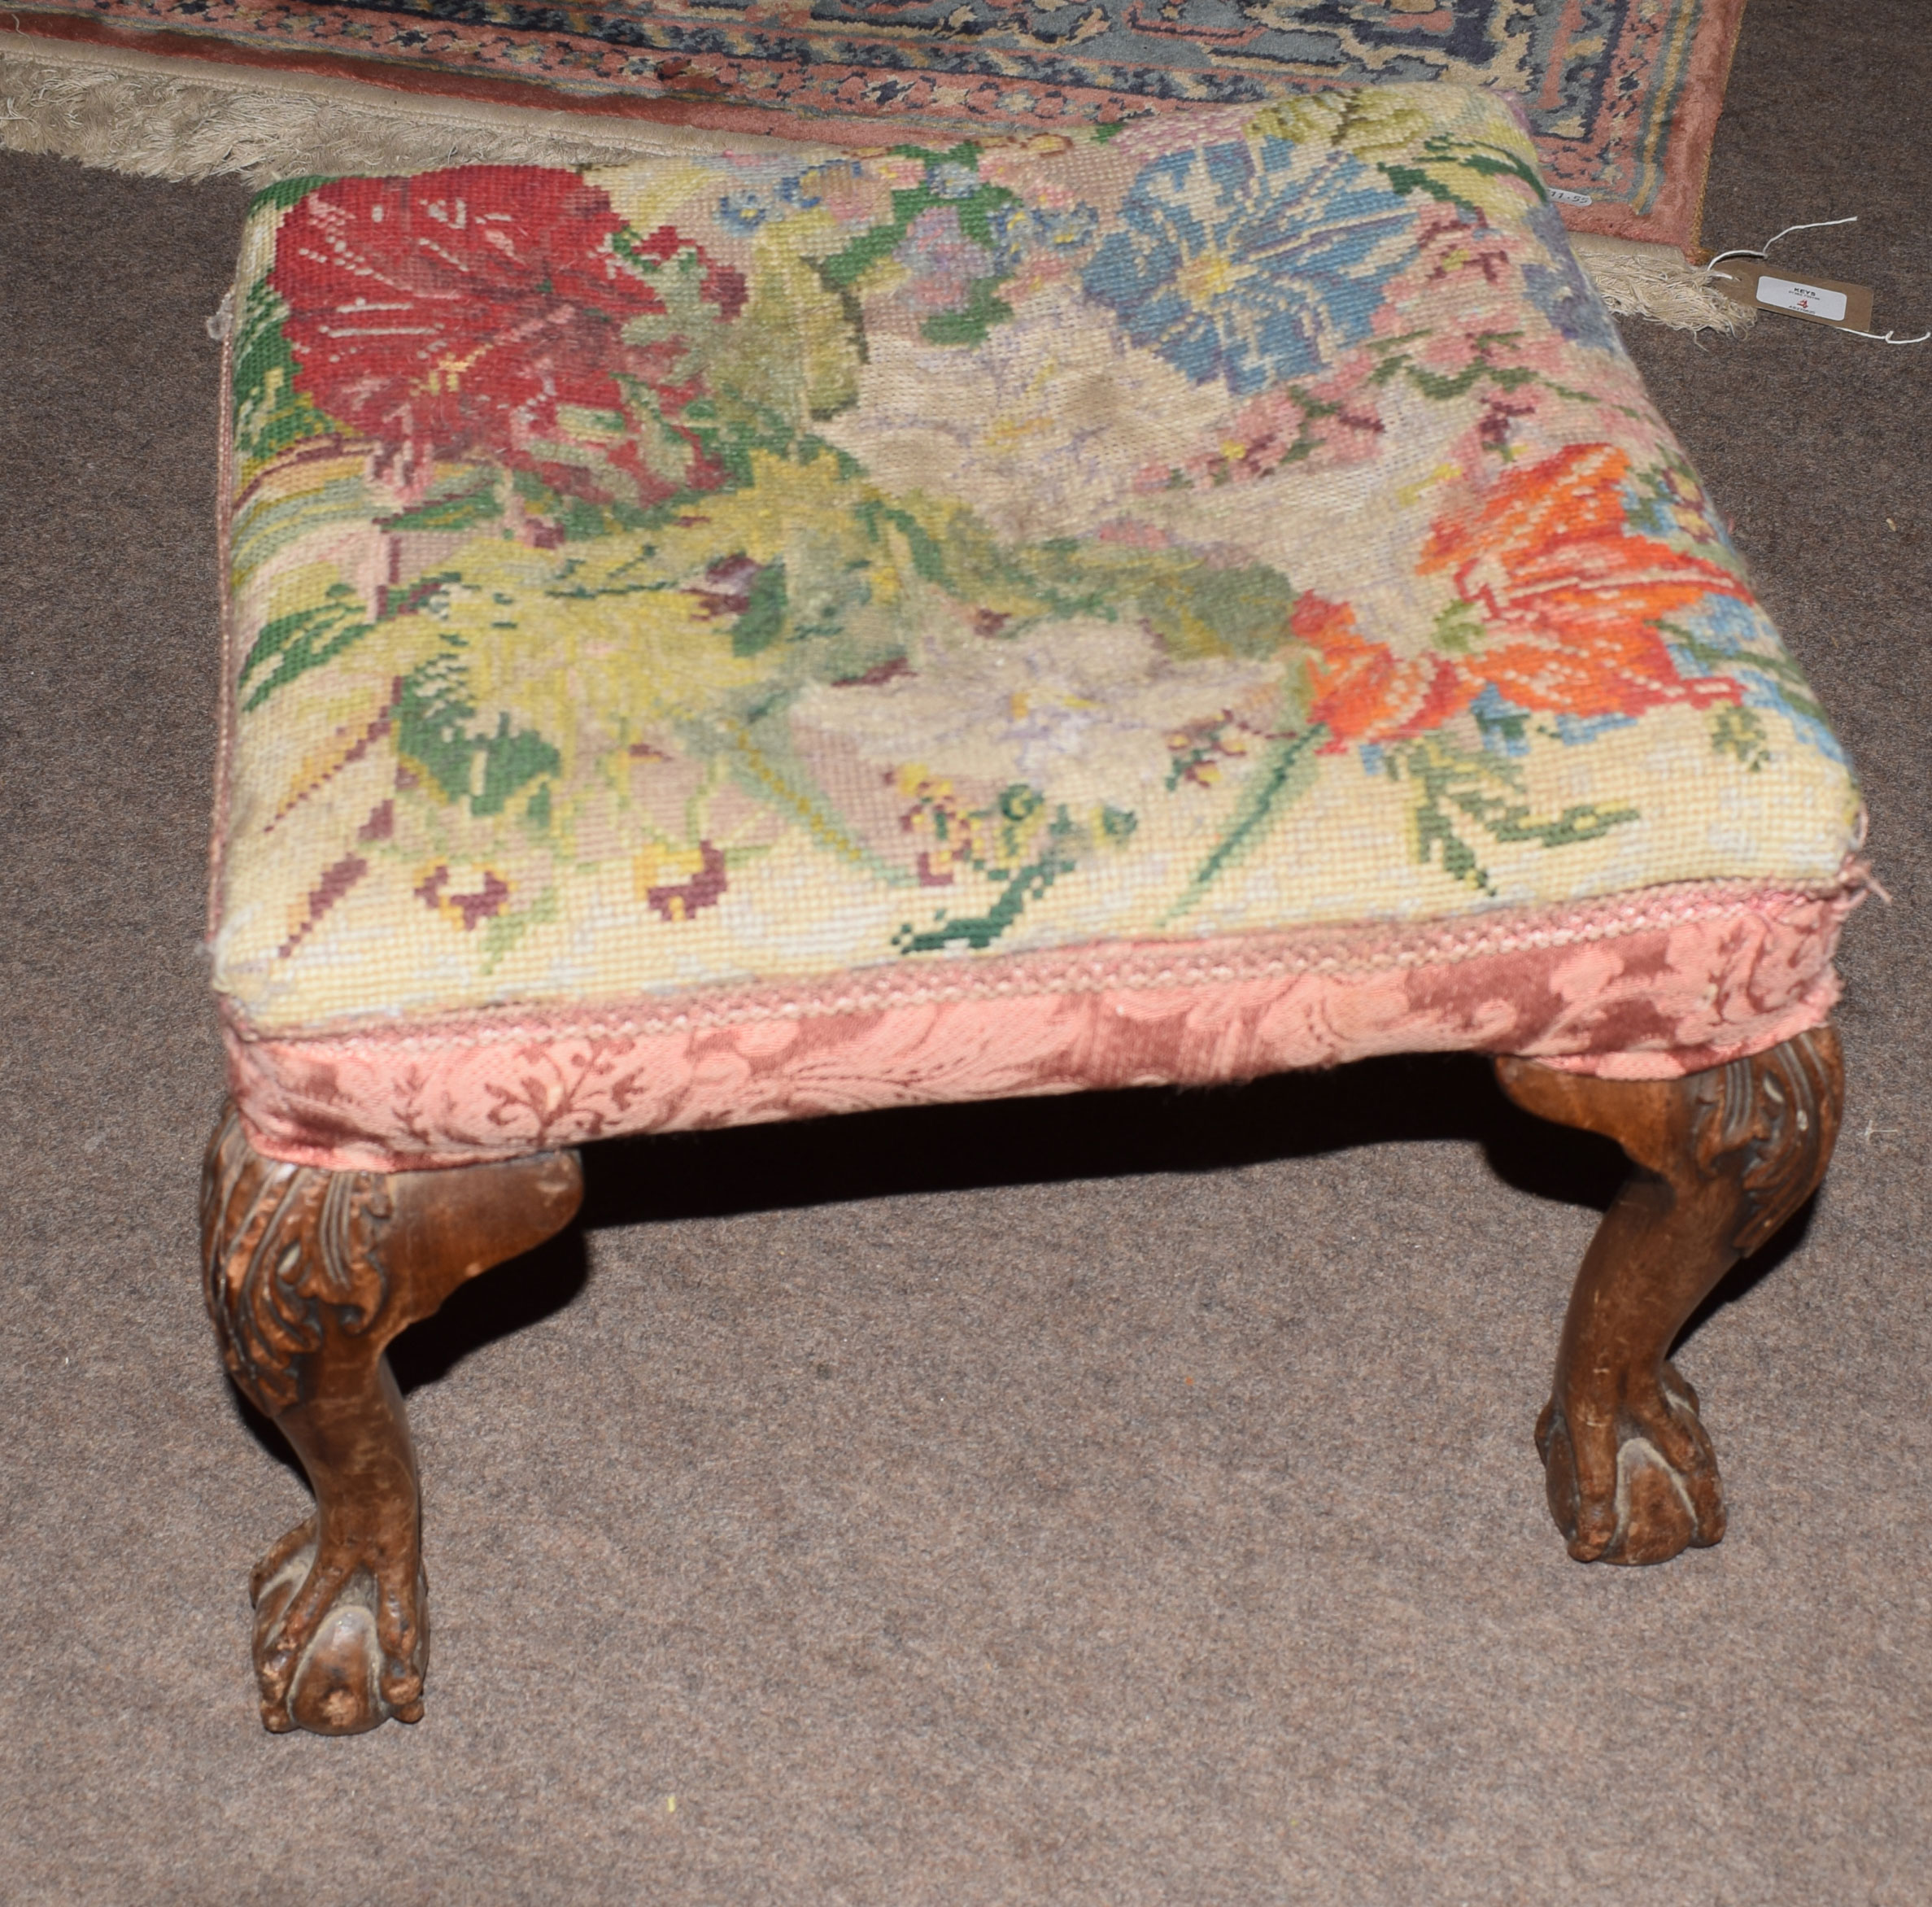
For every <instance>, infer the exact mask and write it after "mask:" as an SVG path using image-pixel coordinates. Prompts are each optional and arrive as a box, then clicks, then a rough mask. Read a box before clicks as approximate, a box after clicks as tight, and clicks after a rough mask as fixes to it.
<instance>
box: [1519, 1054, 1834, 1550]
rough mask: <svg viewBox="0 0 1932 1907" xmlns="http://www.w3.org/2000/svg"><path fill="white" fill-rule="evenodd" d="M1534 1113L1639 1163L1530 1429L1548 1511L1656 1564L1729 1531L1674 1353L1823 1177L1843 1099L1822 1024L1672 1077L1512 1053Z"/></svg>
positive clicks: (1573, 1528) (1588, 1272) (1587, 1277)
mask: <svg viewBox="0 0 1932 1907" xmlns="http://www.w3.org/2000/svg"><path fill="white" fill-rule="evenodd" d="M1497 1077H1498V1080H1499V1082H1500V1083H1501V1084H1502V1089H1503V1091H1504V1092H1505V1093H1507V1095H1508V1096H1509V1097H1510V1098H1511V1099H1512V1100H1514V1101H1515V1102H1516V1104H1517V1105H1518V1106H1521V1107H1522V1108H1523V1110H1524V1111H1525V1112H1529V1113H1533V1114H1535V1115H1537V1117H1538V1118H1540V1119H1552V1120H1554V1121H1555V1122H1556V1123H1557V1124H1559V1125H1567V1126H1573V1127H1577V1128H1581V1129H1582V1130H1584V1131H1585V1132H1599V1133H1601V1134H1603V1137H1605V1138H1607V1139H1613V1140H1615V1141H1616V1143H1617V1144H1618V1145H1619V1146H1621V1147H1622V1148H1623V1150H1624V1151H1625V1154H1627V1155H1628V1156H1629V1160H1630V1164H1631V1173H1630V1176H1629V1179H1628V1180H1625V1185H1624V1187H1623V1189H1622V1190H1621V1191H1620V1192H1619V1193H1618V1194H1617V1196H1616V1200H1615V1202H1613V1203H1612V1204H1611V1207H1610V1210H1609V1211H1607V1212H1606V1213H1605V1214H1604V1215H1603V1223H1602V1224H1601V1225H1599V1226H1598V1228H1597V1234H1596V1236H1595V1237H1594V1238H1593V1239H1592V1240H1591V1241H1590V1249H1589V1250H1588V1251H1587V1252H1585V1255H1584V1259H1583V1264H1582V1268H1581V1270H1580V1271H1579V1272H1577V1283H1576V1286H1575V1289H1574V1290H1572V1293H1571V1295H1570V1305H1569V1311H1568V1314H1567V1316H1565V1318H1564V1320H1563V1339H1562V1342H1561V1344H1560V1345H1559V1347H1558V1351H1557V1355H1556V1381H1555V1386H1554V1388H1553V1394H1552V1395H1551V1397H1550V1402H1549V1404H1548V1405H1547V1406H1546V1407H1545V1409H1544V1412H1543V1414H1542V1417H1541V1418H1540V1419H1539V1420H1537V1429H1536V1441H1537V1450H1538V1451H1540V1452H1541V1453H1542V1459H1543V1465H1544V1473H1545V1483H1546V1488H1547V1490H1548V1493H1549V1498H1550V1513H1551V1514H1552V1515H1553V1516H1555V1519H1556V1525H1557V1527H1558V1528H1559V1530H1562V1532H1563V1540H1564V1542H1565V1543H1567V1544H1568V1546H1569V1551H1570V1554H1571V1555H1572V1556H1574V1557H1575V1558H1576V1559H1577V1561H1578V1562H1580V1563H1663V1562H1668V1560H1670V1558H1671V1557H1673V1556H1677V1554H1679V1553H1680V1552H1681V1551H1684V1550H1686V1549H1707V1548H1708V1547H1710V1546H1711V1545H1712V1543H1716V1542H1718V1541H1720V1539H1721V1538H1722V1537H1723V1535H1724V1528H1725V1511H1724V1491H1723V1488H1722V1486H1720V1483H1719V1482H1718V1477H1717V1459H1716V1455H1714V1454H1713V1453H1712V1449H1711V1440H1710V1438H1708V1437H1707V1436H1706V1435H1705V1434H1704V1427H1703V1424H1702V1423H1701V1422H1699V1418H1698V1410H1697V1393H1696V1392H1695V1391H1694V1390H1692V1389H1691V1388H1690V1385H1689V1384H1687V1383H1686V1382H1685V1381H1684V1379H1683V1377H1681V1375H1679V1373H1678V1372H1677V1368H1676V1366H1675V1365H1673V1364H1671V1363H1670V1362H1669V1361H1668V1358H1667V1355H1666V1353H1667V1352H1668V1351H1669V1349H1670V1347H1671V1346H1672V1345H1673V1343H1675V1342H1677V1338H1678V1335H1679V1334H1680V1333H1681V1331H1682V1330H1683V1329H1684V1326H1685V1324H1686V1323H1687V1322H1688V1321H1689V1320H1690V1318H1691V1316H1693V1315H1694V1312H1695V1311H1696V1309H1697V1307H1698V1306H1699V1304H1701V1303H1703V1301H1704V1299H1705V1298H1707V1296H1708V1295H1709V1294H1710V1292H1711V1291H1712V1289H1713V1288H1714V1287H1715V1286H1716V1283H1717V1281H1718V1280H1719V1279H1720V1277H1722V1276H1724V1274H1725V1272H1727V1271H1729V1268H1731V1267H1732V1266H1733V1265H1734V1264H1735V1263H1737V1262H1738V1259H1740V1258H1742V1257H1745V1256H1747V1255H1749V1254H1750V1253H1751V1252H1753V1251H1755V1250H1758V1249H1759V1248H1760V1246H1763V1245H1764V1243H1765V1242H1767V1241H1768V1239H1769V1238H1770V1237H1772V1235H1773V1233H1775V1232H1776V1231H1777V1228H1778V1227H1779V1226H1781V1225H1782V1224H1784V1223H1785V1221H1786V1220H1787V1219H1789V1218H1790V1216H1791V1215H1792V1214H1793V1213H1794V1212H1795V1211H1797V1210H1798V1208H1799V1206H1800V1205H1802V1204H1803V1202H1804V1201H1805V1200H1806V1199H1807V1198H1809V1197H1810V1196H1811V1195H1812V1192H1813V1191H1815V1190H1816V1188H1817V1185H1818V1183H1819V1181H1820V1180H1821V1179H1822V1178H1823V1177H1824V1176H1825V1167H1826V1166H1827V1165H1828V1164H1829V1163H1830V1159H1831V1153H1832V1147H1833V1146H1834V1144H1835V1143H1836V1141H1837V1138H1838V1124H1839V1120H1840V1118H1841V1115H1842V1113H1843V1106H1844V1092H1845V1080H1844V1061H1843V1054H1842V1053H1841V1051H1840V1050H1839V1045H1838V1035H1837V1033H1836V1032H1834V1030H1833V1028H1831V1026H1830V1024H1829V1023H1827V1024H1825V1025H1823V1026H1819V1027H1814V1028H1812V1029H1811V1030H1810V1031H1809V1032H1803V1033H1799V1034H1796V1035H1795V1036H1793V1037H1792V1038H1790V1039H1789V1040H1786V1041H1785V1042H1784V1043H1783V1044H1782V1045H1778V1046H1773V1047H1771V1048H1769V1049H1768V1050H1766V1051H1764V1052H1762V1053H1756V1054H1751V1055H1750V1056H1749V1057H1748V1058H1743V1059H1734V1060H1729V1061H1727V1062H1726V1063H1725V1064H1723V1065H1722V1066H1716V1067H1711V1068H1709V1069H1708V1070H1707V1071H1703V1072H1697V1073H1688V1074H1686V1075H1685V1076H1682V1077H1681V1078H1679V1079H1674V1080H1610V1079H1600V1078H1595V1077H1592V1076H1584V1075H1581V1074H1574V1073H1567V1072H1564V1071H1560V1070H1559V1069H1557V1068H1555V1067H1546V1066H1542V1065H1539V1064H1538V1063H1536V1062H1535V1061H1533V1060H1525V1059H1503V1060H1501V1061H1499V1062H1498V1065H1497Z"/></svg>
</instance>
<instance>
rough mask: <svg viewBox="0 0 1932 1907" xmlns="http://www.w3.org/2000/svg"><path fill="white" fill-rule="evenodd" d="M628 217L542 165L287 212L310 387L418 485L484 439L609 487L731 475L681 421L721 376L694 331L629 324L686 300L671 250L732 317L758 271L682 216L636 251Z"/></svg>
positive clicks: (555, 480)
mask: <svg viewBox="0 0 1932 1907" xmlns="http://www.w3.org/2000/svg"><path fill="white" fill-rule="evenodd" d="M625 231H626V228H625V225H624V223H623V220H621V219H620V218H619V217H618V216H617V213H616V212H615V211H614V210H613V208H612V206H611V203H610V201H609V199H608V198H606V197H605V195H604V194H603V193H602V192H600V191H599V190H597V189H596V188H595V186H592V185H587V184H585V183H584V181H582V180H581V179H579V178H578V177H576V175H575V174H574V173H571V172H552V171H547V170H543V169H539V168H534V167H521V166H464V167H460V168H456V169H455V170H453V171H449V172H425V173H424V174H421V176H420V177H416V178H412V179H338V180H336V181H334V182H332V183H331V184H329V185H324V186H322V187H321V188H319V189H318V190H316V191H314V192H312V193H310V194H308V195H307V197H306V198H305V199H303V200H302V201H301V203H299V205H297V206H296V207H294V210H293V211H291V212H290V214H289V215H288V216H287V218H286V219H285V220H283V222H282V225H281V231H280V233H278V234H277V240H276V247H275V264H274V268H273V272H272V273H271V280H272V282H273V285H274V287H275V289H276V290H277V292H279V293H280V294H281V297H282V298H283V299H284V300H286V303H287V304H288V307H289V316H288V318H287V320H286V322H285V324H284V325H283V327H282V329H283V334H284V335H285V336H286V338H287V339H288V343H289V345H290V349H291V350H292V351H294V355H295V358H296V361H297V364H298V366H299V369H298V370H297V373H296V377H295V383H296V387H297V389H299V391H303V392H304V393H305V394H306V395H307V396H308V397H309V398H310V399H312V401H313V402H314V403H315V404H317V405H319V406H320V407H321V408H322V409H323V410H324V411H325V412H328V413H329V415H331V416H332V417H337V418H338V419H340V420H341V421H342V422H343V423H345V424H347V425H348V426H349V427H350V428H351V429H352V430H356V431H359V432H360V433H362V434H365V435H367V436H369V437H373V438H374V439H377V442H378V443H380V444H381V446H382V450H381V452H380V467H381V468H382V470H383V472H384V473H385V474H386V475H388V476H389V477H390V478H392V479H393V480H395V481H396V482H399V483H400V484H401V485H402V487H403V489H404V491H406V492H410V493H416V492H419V491H421V488H422V487H424V486H425V485H426V484H427V482H429V478H430V465H431V463H432V460H434V459H436V458H442V459H443V460H455V459H460V458H463V457H466V456H478V455H484V456H493V457H495V458H497V459H499V460H500V461H502V462H503V463H504V464H507V465H509V466H510V467H512V469H523V470H529V471H531V472H534V473H535V474H536V475H537V476H539V477H540V478H542V479H543V481H544V482H546V483H547V484H549V485H550V486H551V487H552V488H554V489H556V490H559V491H565V492H566V493H568V494H569V495H576V496H580V497H584V498H587V499H588V500H591V501H595V502H610V501H613V500H616V499H617V498H618V497H623V498H624V499H625V500H627V501H630V502H634V503H638V504H652V503H655V502H657V501H659V500H661V499H662V498H664V497H666V496H671V495H676V494H677V493H678V491H683V490H687V489H688V490H705V489H714V488H716V487H717V485H718V484H719V483H720V482H722V480H723V473H722V471H721V470H720V469H719V468H718V467H717V465H716V464H715V463H714V462H713V460H711V458H710V457H709V456H708V455H707V454H706V452H704V448H703V447H702V445H701V444H700V441H699V439H698V437H697V435H696V433H695V432H694V431H692V430H691V429H690V428H689V427H688V426H687V425H684V424H683V422H681V421H680V418H681V414H682V413H683V411H684V410H685V408H687V406H688V405H689V404H691V401H692V399H694V398H696V397H697V396H698V395H700V390H701V386H700V380H699V378H698V377H697V375H696V372H695V371H694V370H693V369H691V366H690V364H689V363H688V359H689V356H690V353H689V347H688V343H687V340H686V339H685V338H682V337H680V336H678V335H676V334H675V333H674V330H672V329H670V328H669V326H668V325H666V326H663V327H658V328H652V327H649V326H646V327H643V328H642V329H643V333H644V334H643V336H642V337H640V336H639V327H636V326H635V325H634V326H633V327H632V330H631V336H630V340H628V341H627V340H626V335H625V327H626V325H630V324H631V321H634V320H636V319H640V318H665V317H667V316H668V310H667V306H666V303H665V298H664V296H663V295H662V292H661V290H660V288H659V286H657V285H656V284H653V282H652V268H653V266H654V265H655V266H661V267H665V268H669V269H670V270H681V271H682V272H683V273H686V274H692V273H695V275H696V292H697V299H698V301H699V303H700V307H702V306H707V305H708V306H709V308H710V309H709V311H706V312H704V314H703V315H704V317H705V319H707V320H709V321H712V322H718V321H726V322H728V321H730V320H731V319H733V318H735V317H736V316H737V315H738V313H739V312H740V311H741V310H742V309H743V308H744V298H745V287H744V278H743V277H742V276H741V275H740V274H739V273H738V272H736V271H735V270H733V269H732V268H730V266H728V265H723V264H717V262H715V261H714V260H712V259H710V258H709V256H708V255H706V254H705V252H704V251H703V249H702V248H701V247H699V246H698V245H697V244H696V242H693V241H691V240H690V239H687V238H682V237H681V236H680V235H679V234H678V233H676V232H675V231H674V230H673V229H671V228H670V227H669V226H668V225H667V226H663V227H661V228H660V229H658V230H657V231H656V232H654V233H652V234H651V235H650V236H649V237H648V238H643V239H641V240H640V239H637V238H631V239H630V242H629V244H628V246H626V247H622V248H620V247H619V246H618V245H617V244H614V243H613V240H614V239H617V238H618V235H619V234H621V233H625ZM667 275H668V273H667ZM567 412H575V413H577V414H576V415H573V416H570V415H565V413H567Z"/></svg>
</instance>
